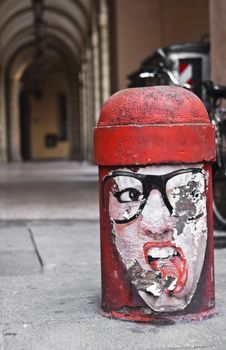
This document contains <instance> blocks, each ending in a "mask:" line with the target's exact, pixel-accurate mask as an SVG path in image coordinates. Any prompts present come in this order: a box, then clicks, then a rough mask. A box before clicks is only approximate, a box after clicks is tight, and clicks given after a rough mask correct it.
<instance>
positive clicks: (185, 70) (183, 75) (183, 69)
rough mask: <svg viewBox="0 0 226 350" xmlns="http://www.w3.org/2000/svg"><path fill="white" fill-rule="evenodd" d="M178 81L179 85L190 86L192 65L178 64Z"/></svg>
mask: <svg viewBox="0 0 226 350" xmlns="http://www.w3.org/2000/svg"><path fill="white" fill-rule="evenodd" d="M179 81H180V83H181V84H189V85H192V64H190V63H180V67H179Z"/></svg>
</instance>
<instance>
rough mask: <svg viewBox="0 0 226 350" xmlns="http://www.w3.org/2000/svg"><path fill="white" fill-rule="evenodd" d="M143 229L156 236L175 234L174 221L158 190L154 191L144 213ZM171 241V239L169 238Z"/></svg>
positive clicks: (149, 197)
mask: <svg viewBox="0 0 226 350" xmlns="http://www.w3.org/2000/svg"><path fill="white" fill-rule="evenodd" d="M140 224H141V227H142V230H144V231H145V232H146V233H152V234H154V235H156V234H157V235H158V234H159V235H162V234H167V235H171V236H172V233H173V220H172V217H171V215H170V212H169V209H168V208H167V207H166V205H165V203H164V201H163V198H162V195H161V193H160V192H159V191H158V190H152V191H151V192H150V194H149V196H148V199H147V202H146V204H145V207H144V209H143V211H142V219H141V223H140ZM168 238H169V239H170V237H168Z"/></svg>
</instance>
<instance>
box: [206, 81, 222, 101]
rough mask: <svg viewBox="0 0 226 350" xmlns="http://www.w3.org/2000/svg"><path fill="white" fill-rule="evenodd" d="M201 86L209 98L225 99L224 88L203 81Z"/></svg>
mask: <svg viewBox="0 0 226 350" xmlns="http://www.w3.org/2000/svg"><path fill="white" fill-rule="evenodd" d="M203 85H204V87H205V89H206V92H207V94H208V95H209V96H210V97H213V98H215V99H218V98H226V86H224V85H217V84H214V82H213V81H211V80H208V81H205V82H204V83H203Z"/></svg>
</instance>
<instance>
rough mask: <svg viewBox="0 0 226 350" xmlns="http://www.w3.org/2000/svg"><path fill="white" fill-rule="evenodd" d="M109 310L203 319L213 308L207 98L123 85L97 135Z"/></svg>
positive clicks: (134, 316)
mask: <svg viewBox="0 0 226 350" xmlns="http://www.w3.org/2000/svg"><path fill="white" fill-rule="evenodd" d="M94 147H95V160H96V163H97V164H98V165H99V184H100V228H101V267H102V307H103V314H104V315H106V316H109V317H116V318H120V319H124V320H132V321H140V322H146V321H147V322H153V323H154V322H158V323H159V322H160V323H161V322H166V321H174V320H184V319H185V320H200V319H203V318H205V317H209V316H211V315H212V314H213V313H214V304H215V301H214V266H213V265H214V264H213V220H212V178H211V162H212V161H214V160H215V142H214V128H213V126H212V124H211V123H210V121H209V117H208V114H207V112H206V109H205V107H204V106H203V104H202V102H201V101H200V100H199V98H198V97H197V96H196V95H194V94H193V93H191V92H190V91H187V90H185V89H182V88H178V87H172V86H156V87H145V88H132V89H126V90H122V91H119V92H117V93H116V94H114V95H113V96H111V97H110V98H109V99H108V101H107V102H106V103H105V104H104V106H103V108H102V111H101V114H100V119H99V122H98V125H97V127H96V128H95V135H94Z"/></svg>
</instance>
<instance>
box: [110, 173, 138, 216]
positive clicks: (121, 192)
mask: <svg viewBox="0 0 226 350" xmlns="http://www.w3.org/2000/svg"><path fill="white" fill-rule="evenodd" d="M111 183H112V185H111V189H110V193H109V214H110V217H111V218H112V219H113V220H115V221H126V220H130V219H131V218H132V217H133V216H135V215H136V214H137V213H138V211H139V208H140V205H141V203H142V201H143V185H142V183H141V181H140V180H138V179H136V178H134V177H130V176H116V177H114V178H112V179H111Z"/></svg>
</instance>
